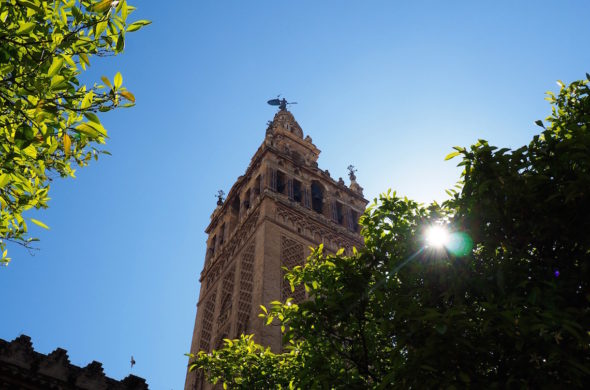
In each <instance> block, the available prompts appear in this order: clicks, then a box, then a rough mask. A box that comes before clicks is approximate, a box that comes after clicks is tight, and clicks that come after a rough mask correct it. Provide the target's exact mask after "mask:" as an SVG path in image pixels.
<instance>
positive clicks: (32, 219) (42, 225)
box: [31, 218, 49, 230]
mask: <svg viewBox="0 0 590 390" xmlns="http://www.w3.org/2000/svg"><path fill="white" fill-rule="evenodd" d="M31 222H33V223H34V224H35V225H37V226H41V227H42V228H43V229H47V230H49V226H47V225H45V224H44V223H43V222H41V221H39V220H37V219H35V218H31Z"/></svg>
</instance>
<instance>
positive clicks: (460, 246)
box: [446, 232, 473, 257]
mask: <svg viewBox="0 0 590 390" xmlns="http://www.w3.org/2000/svg"><path fill="white" fill-rule="evenodd" d="M446 247H447V249H448V250H449V252H451V253H452V254H453V255H455V256H458V257H461V256H467V255H468V254H469V253H471V250H472V249H473V240H472V239H471V237H469V235H468V234H467V233H464V232H454V233H452V234H451V235H450V237H449V242H448V243H447V245H446Z"/></svg>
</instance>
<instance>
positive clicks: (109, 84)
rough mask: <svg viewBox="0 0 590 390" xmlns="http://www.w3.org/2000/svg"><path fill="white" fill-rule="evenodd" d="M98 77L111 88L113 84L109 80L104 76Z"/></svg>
mask: <svg viewBox="0 0 590 390" xmlns="http://www.w3.org/2000/svg"><path fill="white" fill-rule="evenodd" d="M100 79H101V80H102V82H103V83H105V85H108V86H109V87H110V88H111V89H112V88H113V84H111V80H109V79H108V78H107V77H106V76H100Z"/></svg>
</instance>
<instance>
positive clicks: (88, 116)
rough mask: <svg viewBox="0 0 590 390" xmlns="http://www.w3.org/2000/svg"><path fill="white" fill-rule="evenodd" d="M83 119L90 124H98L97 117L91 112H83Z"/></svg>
mask: <svg viewBox="0 0 590 390" xmlns="http://www.w3.org/2000/svg"><path fill="white" fill-rule="evenodd" d="M84 117H86V119H88V120H89V121H91V122H94V123H98V124H100V119H98V116H97V115H96V114H95V113H93V112H85V113H84Z"/></svg>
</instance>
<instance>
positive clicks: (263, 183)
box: [185, 99, 368, 390]
mask: <svg viewBox="0 0 590 390" xmlns="http://www.w3.org/2000/svg"><path fill="white" fill-rule="evenodd" d="M282 103H283V104H281V105H280V109H279V111H278V112H277V113H276V115H275V116H274V119H273V120H272V122H269V124H268V128H267V129H266V135H265V137H264V141H263V142H262V145H260V147H259V148H258V150H257V151H256V153H255V154H254V156H253V157H252V159H251V161H250V165H249V166H248V168H247V169H246V172H245V173H244V175H243V176H240V177H239V178H238V180H237V181H236V183H235V184H234V185H233V186H232V188H231V190H230V191H229V193H228V194H227V197H226V198H225V199H223V197H222V194H220V196H219V201H218V202H217V208H216V209H215V210H214V211H213V214H212V215H211V222H210V223H209V226H208V227H207V229H206V230H205V231H206V233H207V234H208V239H207V252H206V255H205V264H204V267H203V271H202V272H201V277H200V279H199V280H200V283H201V290H200V294H199V299H198V303H197V316H196V320H195V327H194V330H193V338H192V343H191V349H190V350H191V353H197V352H198V351H199V350H204V351H210V350H212V349H217V348H219V347H221V346H222V344H223V339H225V338H230V339H231V338H236V337H237V336H238V335H239V334H241V333H245V334H251V333H253V334H254V335H255V336H254V337H255V340H256V341H257V342H258V343H260V344H262V345H267V346H270V347H271V349H272V350H274V351H279V350H280V349H281V334H280V329H279V328H278V327H272V326H264V324H263V320H262V319H260V318H258V313H259V311H260V305H268V304H269V302H271V301H274V300H283V301H284V300H285V299H287V298H288V297H293V299H294V301H295V302H301V301H302V300H304V299H305V290H304V289H303V288H298V289H296V290H295V292H294V293H292V292H291V289H290V286H289V284H288V282H286V281H285V280H284V278H283V276H284V270H283V269H282V267H287V268H292V267H294V266H296V265H302V264H303V263H304V261H305V258H306V257H307V256H308V254H309V252H310V250H309V247H310V246H312V247H314V246H318V245H319V244H322V243H323V244H324V248H325V250H326V251H327V252H336V251H337V250H338V249H339V248H345V250H346V251H352V247H353V246H356V247H360V246H362V245H363V240H362V237H361V236H360V234H359V226H358V219H359V217H360V215H361V214H362V213H363V211H364V210H365V207H366V205H367V203H368V202H367V200H366V199H365V198H364V197H363V189H362V188H361V186H360V185H359V184H358V183H357V182H356V177H355V175H354V168H353V167H352V166H350V167H349V170H350V175H349V176H350V185H349V186H347V185H346V184H345V183H344V180H342V178H340V179H338V180H334V179H332V177H330V173H329V172H328V171H327V170H325V171H323V170H321V169H320V168H319V167H318V164H317V160H318V156H319V154H320V150H319V149H318V148H317V147H316V146H315V145H314V144H313V142H312V139H311V137H309V135H308V136H306V137H304V136H303V130H302V129H301V127H300V126H299V124H298V123H297V121H296V120H295V118H294V117H293V114H291V112H289V111H288V110H287V108H286V104H285V101H284V99H283V102H282ZM300 287H301V286H300ZM202 388H209V386H208V385H207V384H206V382H205V381H204V379H203V378H202V377H201V376H200V373H197V372H189V373H188V374H187V377H186V382H185V390H189V389H190V390H192V389H202Z"/></svg>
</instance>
